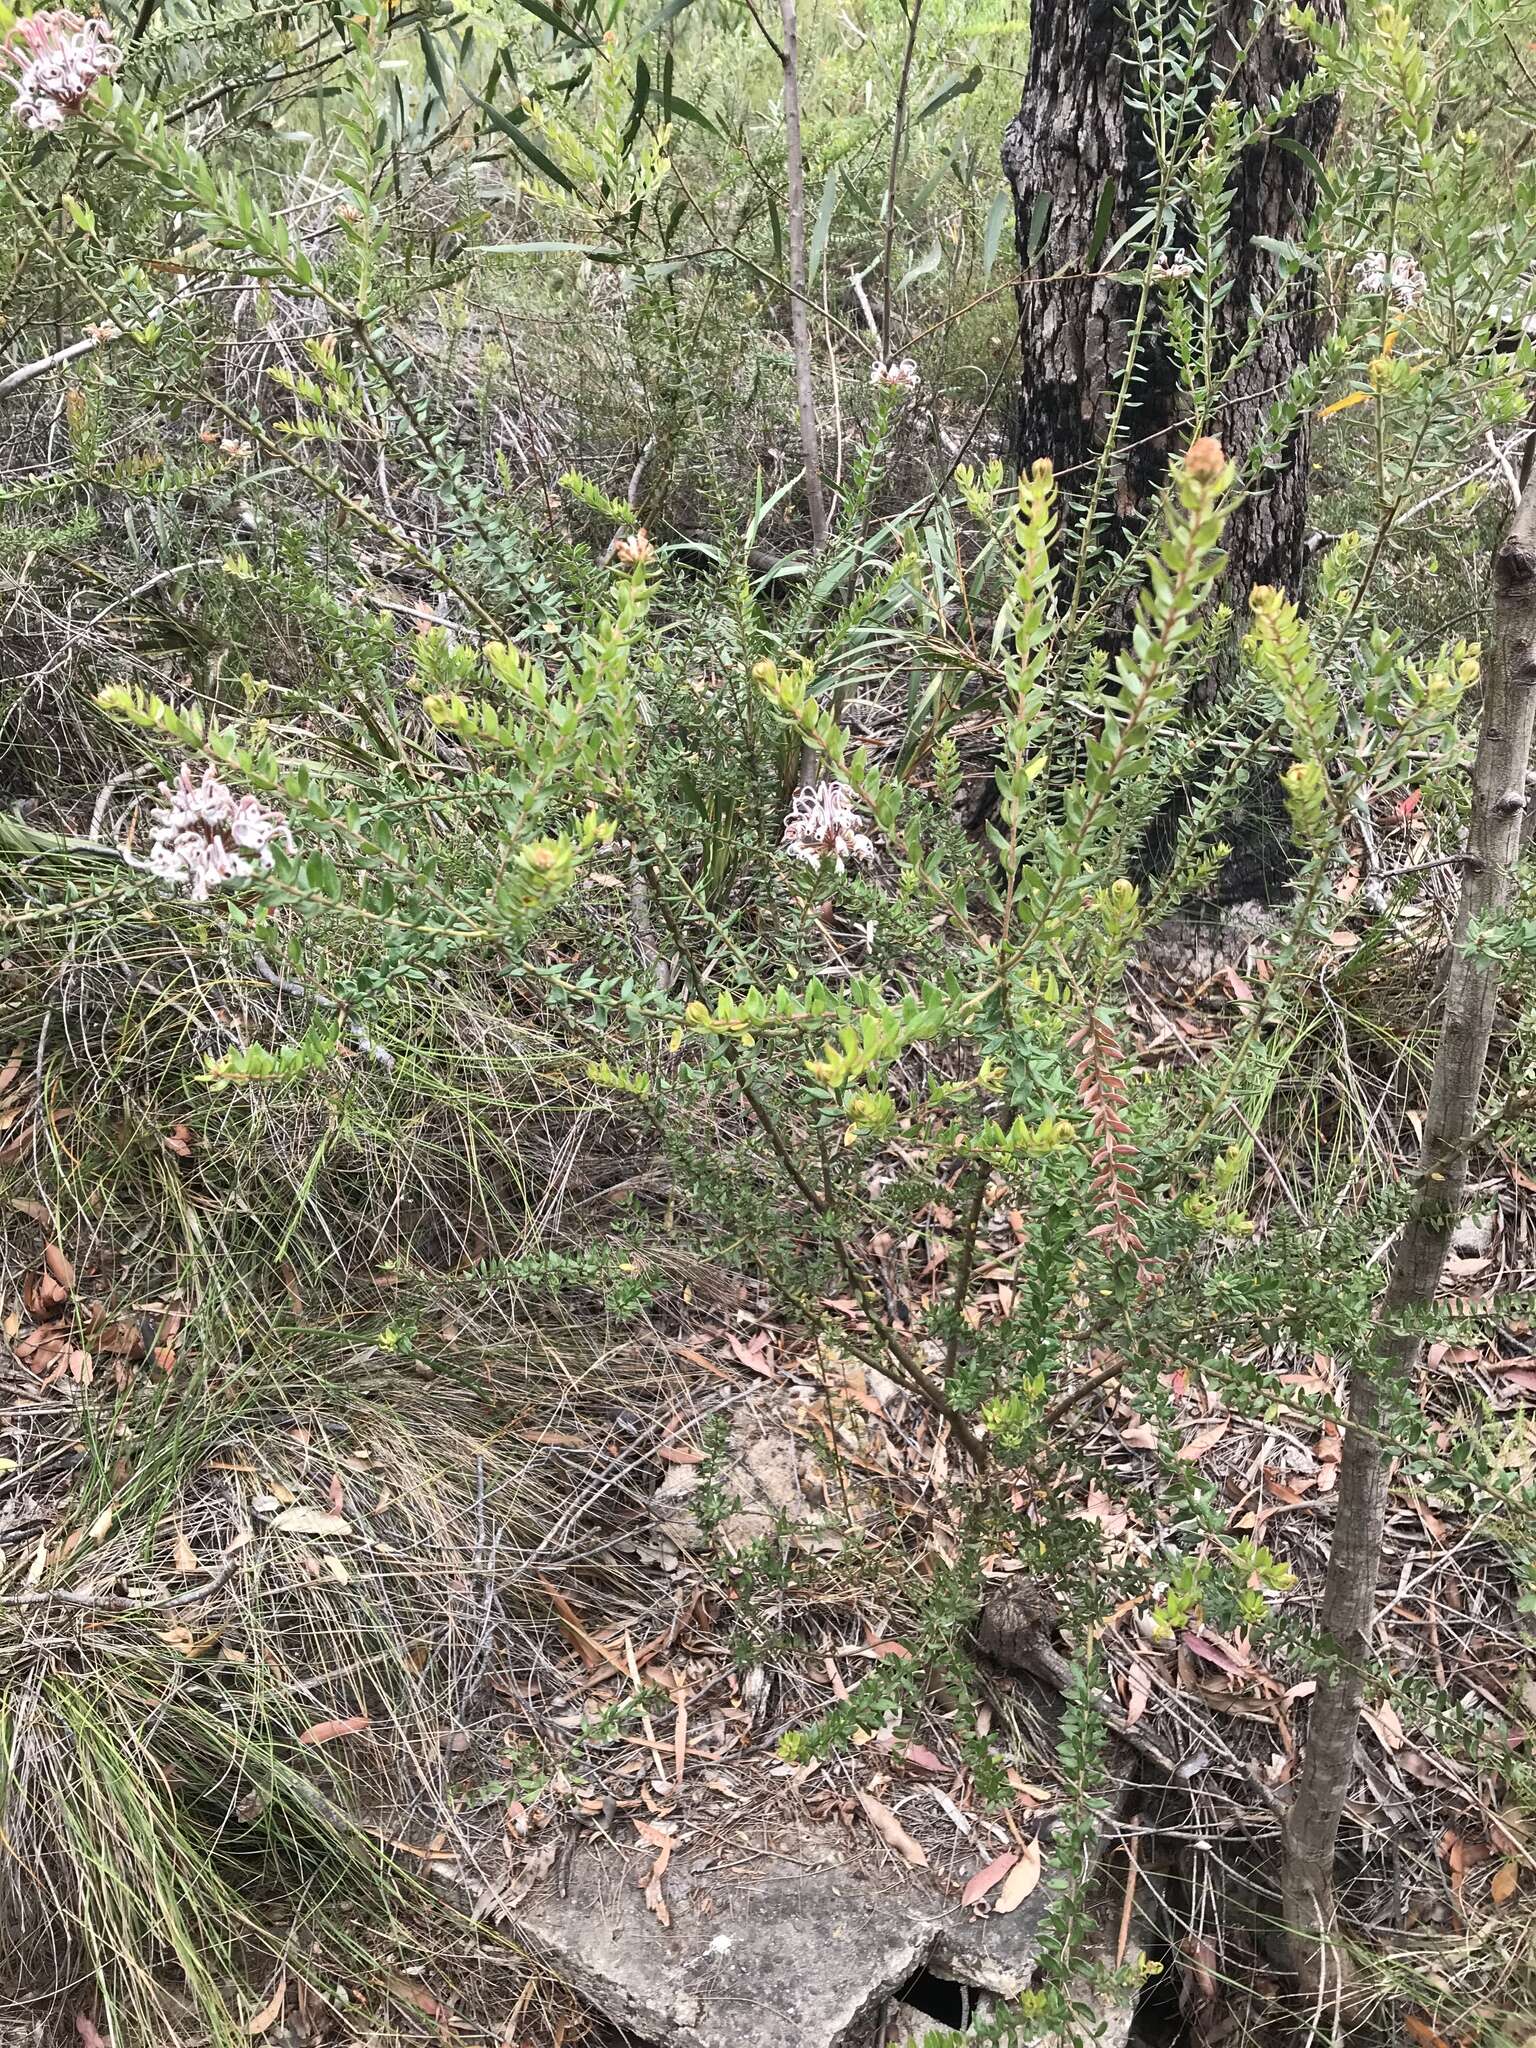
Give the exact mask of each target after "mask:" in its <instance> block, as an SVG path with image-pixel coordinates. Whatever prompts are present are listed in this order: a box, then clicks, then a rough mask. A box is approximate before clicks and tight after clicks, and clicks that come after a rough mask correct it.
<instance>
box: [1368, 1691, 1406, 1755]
mask: <svg viewBox="0 0 1536 2048" xmlns="http://www.w3.org/2000/svg"><path fill="white" fill-rule="evenodd" d="M1360 1712H1361V1717H1362V1719H1363V1720H1364V1721H1365V1724H1366V1726H1367V1727H1368V1728H1370V1729H1372V1730H1373V1731H1374V1733H1375V1734H1376V1736H1377V1738H1378V1740H1379V1741H1380V1743H1381V1746H1382V1748H1383V1749H1385V1750H1387V1751H1388V1752H1389V1753H1392V1754H1395V1753H1396V1752H1397V1751H1398V1750H1400V1749H1401V1748H1402V1746H1403V1744H1404V1742H1405V1741H1406V1740H1407V1737H1406V1735H1405V1734H1404V1732H1403V1724H1402V1721H1401V1719H1400V1718H1399V1716H1398V1711H1397V1709H1396V1707H1394V1706H1393V1704H1392V1702H1391V1701H1390V1700H1383V1701H1382V1703H1381V1705H1380V1706H1379V1707H1362V1708H1361V1710H1360Z"/></svg>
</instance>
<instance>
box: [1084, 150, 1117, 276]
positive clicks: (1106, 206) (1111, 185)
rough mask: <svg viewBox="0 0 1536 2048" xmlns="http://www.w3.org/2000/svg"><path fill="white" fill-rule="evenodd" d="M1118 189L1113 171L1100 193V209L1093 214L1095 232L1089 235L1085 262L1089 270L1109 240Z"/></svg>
mask: <svg viewBox="0 0 1536 2048" xmlns="http://www.w3.org/2000/svg"><path fill="white" fill-rule="evenodd" d="M1118 190H1119V186H1118V185H1117V184H1116V181H1115V174H1114V172H1113V171H1111V172H1110V174H1109V176H1108V177H1107V178H1106V179H1105V180H1104V189H1103V191H1102V192H1101V193H1100V194H1099V204H1098V209H1097V211H1096V212H1095V213H1094V216H1093V233H1092V234H1091V235H1090V236H1089V237H1088V254H1087V256H1086V257H1085V259H1084V264H1085V267H1086V268H1087V269H1089V270H1092V268H1093V266H1094V265H1095V263H1097V262H1098V260H1099V256H1100V254H1101V252H1102V250H1103V248H1104V244H1105V243H1106V242H1107V241H1108V240H1109V224H1110V222H1111V221H1112V220H1113V219H1114V217H1115V195H1116V193H1117V192H1118Z"/></svg>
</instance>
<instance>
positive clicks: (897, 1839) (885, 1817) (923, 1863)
mask: <svg viewBox="0 0 1536 2048" xmlns="http://www.w3.org/2000/svg"><path fill="white" fill-rule="evenodd" d="M858 1801H859V1804H860V1806H862V1807H863V1809H864V1811H865V1813H866V1814H867V1815H868V1816H869V1820H870V1824H871V1825H872V1826H873V1828H874V1830H875V1833H876V1834H877V1835H878V1836H879V1837H880V1839H881V1841H882V1842H884V1843H885V1844H886V1846H887V1847H888V1848H891V1849H894V1850H895V1851H896V1854H897V1855H898V1856H900V1857H901V1858H902V1859H903V1860H904V1861H905V1862H907V1863H910V1864H911V1865H912V1866H913V1868H914V1869H921V1868H926V1867H927V1863H928V1851H927V1850H926V1849H925V1848H924V1847H923V1845H922V1843H921V1842H915V1841H914V1840H913V1839H912V1837H911V1836H910V1835H909V1834H908V1833H907V1831H906V1829H905V1828H904V1827H903V1826H902V1824H901V1822H900V1821H899V1820H898V1819H897V1818H896V1816H895V1814H894V1813H892V1811H891V1809H890V1808H889V1807H888V1806H886V1805H883V1804H882V1802H881V1801H880V1800H878V1799H876V1798H875V1797H874V1795H873V1793H870V1792H860V1793H859V1794H858Z"/></svg>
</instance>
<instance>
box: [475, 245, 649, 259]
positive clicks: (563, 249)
mask: <svg viewBox="0 0 1536 2048" xmlns="http://www.w3.org/2000/svg"><path fill="white" fill-rule="evenodd" d="M472 253H473V254H474V255H476V256H585V257H586V258H587V260H588V261H589V262H591V263H627V262H628V260H629V258H628V256H627V254H626V253H625V251H624V250H623V249H605V248H603V247H602V245H601V244H600V243H597V242H480V243H478V244H477V245H476V246H475V249H474V250H473V252H472Z"/></svg>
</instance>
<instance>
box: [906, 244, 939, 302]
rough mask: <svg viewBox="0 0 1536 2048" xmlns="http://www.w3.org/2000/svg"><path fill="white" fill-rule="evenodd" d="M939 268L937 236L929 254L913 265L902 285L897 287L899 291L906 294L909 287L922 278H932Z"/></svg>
mask: <svg viewBox="0 0 1536 2048" xmlns="http://www.w3.org/2000/svg"><path fill="white" fill-rule="evenodd" d="M938 267H939V238H938V236H937V235H935V236H934V238H933V242H932V244H931V245H930V247H929V248H928V250H927V252H926V253H925V254H924V255H922V256H919V257H918V259H917V261H916V262H915V263H914V264H913V265H912V268H911V269H910V270H909V271H908V272H907V274H906V276H905V277H904V278H903V279H902V280H901V282H900V284H898V285H897V287H896V289H897V291H899V292H904V291H905V290H906V289H907V288H908V286H909V285H914V284H916V283H917V282H918V280H919V279H920V278H924V277H931V276H932V275H933V273H934V272H935V271H936V270H937V269H938Z"/></svg>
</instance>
